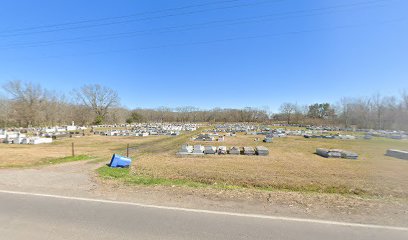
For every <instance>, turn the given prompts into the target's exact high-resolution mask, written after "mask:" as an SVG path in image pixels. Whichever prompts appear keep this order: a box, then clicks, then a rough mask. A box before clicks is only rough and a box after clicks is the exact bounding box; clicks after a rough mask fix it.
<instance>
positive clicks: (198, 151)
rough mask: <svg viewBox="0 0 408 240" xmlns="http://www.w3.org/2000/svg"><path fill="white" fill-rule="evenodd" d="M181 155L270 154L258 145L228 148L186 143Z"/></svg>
mask: <svg viewBox="0 0 408 240" xmlns="http://www.w3.org/2000/svg"><path fill="white" fill-rule="evenodd" d="M178 154H179V155H190V154H192V155H204V154H220V155H222V154H232V155H240V154H243V155H260V156H266V155H268V154H269V150H268V149H267V148H266V147H264V146H257V147H255V148H253V147H243V148H241V147H237V146H234V147H231V148H230V149H227V147H226V146H219V147H215V146H202V145H194V147H193V146H191V145H187V144H184V145H182V146H181V149H180V151H179V152H178Z"/></svg>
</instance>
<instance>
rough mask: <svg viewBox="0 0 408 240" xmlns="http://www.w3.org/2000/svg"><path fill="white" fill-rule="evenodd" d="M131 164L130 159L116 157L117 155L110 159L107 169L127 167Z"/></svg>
mask: <svg viewBox="0 0 408 240" xmlns="http://www.w3.org/2000/svg"><path fill="white" fill-rule="evenodd" d="M131 163H132V159H130V158H127V157H124V156H121V155H118V154H113V156H112V159H111V161H110V163H109V167H122V168H124V167H129V166H130V164H131Z"/></svg>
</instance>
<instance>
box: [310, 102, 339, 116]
mask: <svg viewBox="0 0 408 240" xmlns="http://www.w3.org/2000/svg"><path fill="white" fill-rule="evenodd" d="M334 114H335V112H334V109H333V108H332V107H331V106H330V104H329V103H315V104H312V105H309V111H308V112H307V116H308V117H310V118H321V119H327V118H329V117H332V116H334Z"/></svg>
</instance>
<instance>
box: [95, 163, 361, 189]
mask: <svg viewBox="0 0 408 240" xmlns="http://www.w3.org/2000/svg"><path fill="white" fill-rule="evenodd" d="M97 172H98V174H99V176H100V177H102V178H104V179H113V180H119V181H123V182H125V183H128V184H135V185H145V186H148V185H152V186H154V185H162V186H185V187H192V188H212V189H225V190H233V189H256V190H262V191H288V192H289V191H292V192H309V193H334V194H342V195H358V196H368V193H366V192H365V191H363V190H361V189H348V188H346V187H344V186H318V185H310V186H289V185H276V186H248V185H245V186H244V185H242V186H240V185H231V184H226V183H214V184H211V183H203V182H198V181H193V180H189V179H168V178H155V177H150V176H145V175H138V174H135V173H132V172H131V171H130V169H129V168H110V167H108V166H103V167H100V168H98V169H97Z"/></svg>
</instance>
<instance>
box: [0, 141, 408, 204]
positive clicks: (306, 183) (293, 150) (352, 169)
mask: <svg viewBox="0 0 408 240" xmlns="http://www.w3.org/2000/svg"><path fill="white" fill-rule="evenodd" d="M192 135H193V134H192V133H190V134H184V135H180V136H178V137H170V136H151V137H144V138H143V137H105V136H87V137H80V138H72V139H64V140H59V141H56V142H55V143H53V144H48V145H6V144H0V152H1V155H0V167H10V166H24V165H27V164H32V163H35V162H38V161H41V160H43V159H47V158H60V157H65V156H69V155H70V154H71V142H74V143H75V145H76V153H77V154H83V155H89V156H93V157H96V158H99V159H101V160H106V162H108V161H109V160H110V156H111V154H112V153H114V152H116V153H120V154H125V147H126V144H128V143H129V144H130V145H131V146H135V147H136V151H131V152H130V153H131V157H132V158H133V159H134V164H133V165H132V169H131V170H132V173H133V174H138V175H142V176H150V177H154V178H165V179H185V180H191V181H195V182H201V183H207V184H213V185H215V184H217V185H225V186H230V187H257V188H265V189H287V190H299V191H317V192H336V193H357V194H361V193H364V194H368V195H379V196H389V195H392V196H395V197H402V198H408V187H407V186H408V161H404V160H399V159H394V158H390V157H387V156H384V153H385V151H386V149H388V148H397V149H407V148H408V142H407V141H399V140H391V139H382V138H375V139H373V140H362V139H359V140H333V139H304V138H303V137H287V138H280V139H274V142H273V143H262V142H254V141H253V140H254V138H255V137H258V136H253V135H238V136H237V137H226V138H225V139H226V140H225V142H219V143H218V142H213V143H212V142H210V143H202V142H192V141H191V140H190V139H189V137H191V136H192ZM186 142H189V143H190V144H203V145H225V146H234V145H237V146H257V145H263V146H266V147H268V148H269V150H270V155H269V156H265V157H263V156H233V155H225V156H208V155H206V156H203V157H183V158H180V157H176V152H177V150H178V149H179V147H180V145H181V144H182V143H186ZM317 147H324V148H341V149H345V150H350V151H355V152H357V153H358V154H359V155H360V157H359V160H357V161H356V160H345V159H326V158H322V157H320V156H317V155H315V154H314V151H315V149H316V148H317Z"/></svg>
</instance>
